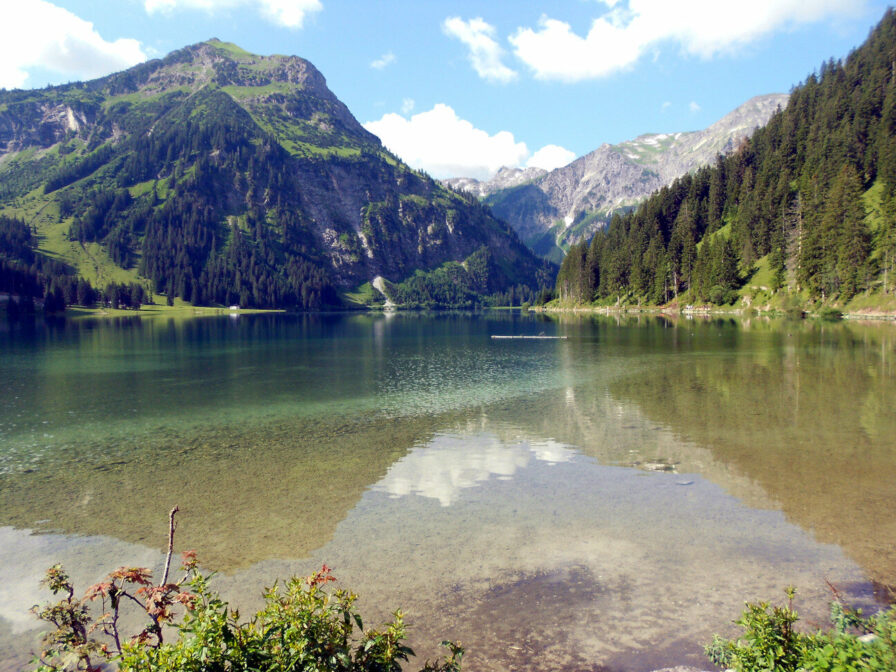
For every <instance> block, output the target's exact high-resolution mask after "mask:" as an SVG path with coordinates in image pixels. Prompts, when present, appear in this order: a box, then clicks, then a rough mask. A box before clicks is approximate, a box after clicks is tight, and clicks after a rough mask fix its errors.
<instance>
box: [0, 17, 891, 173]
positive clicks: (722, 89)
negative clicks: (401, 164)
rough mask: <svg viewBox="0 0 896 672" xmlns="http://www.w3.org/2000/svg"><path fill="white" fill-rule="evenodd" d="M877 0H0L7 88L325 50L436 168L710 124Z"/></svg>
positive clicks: (851, 24)
mask: <svg viewBox="0 0 896 672" xmlns="http://www.w3.org/2000/svg"><path fill="white" fill-rule="evenodd" d="M886 8H887V4H886V3H885V2H882V1H880V0H550V1H549V0H452V1H450V2H449V1H447V0H0V88H7V89H12V88H41V87H44V86H47V85H53V84H61V83H66V82H71V81H79V80H85V79H93V78H96V77H100V76H103V75H105V74H109V73H111V72H115V71H118V70H123V69H125V68H127V67H130V66H132V65H135V64H137V63H140V62H142V61H145V60H148V59H152V58H159V57H162V56H164V55H165V54H167V53H169V52H171V51H173V50H175V49H179V48H181V47H184V46H187V45H190V44H195V43H197V42H202V41H204V40H208V39H210V38H212V37H217V38H219V39H221V40H224V41H226V42H233V43H235V44H237V45H239V46H241V47H242V48H244V49H246V50H247V51H250V52H253V53H256V54H262V55H268V54H288V55H296V56H301V57H302V58H305V59H307V60H309V61H311V63H313V64H314V65H315V66H316V67H317V68H318V69H319V70H320V71H321V72H322V73H323V75H324V77H325V78H326V79H327V84H328V86H329V87H330V89H331V90H332V91H333V92H334V93H335V94H336V95H337V96H338V97H339V98H340V99H341V100H342V101H343V102H344V103H345V104H346V105H347V106H348V108H349V109H350V110H351V112H352V113H353V114H354V116H355V117H356V118H357V119H358V121H360V122H361V123H362V124H364V126H365V127H366V128H367V129H368V130H370V131H372V132H373V133H375V134H376V135H377V136H379V137H380V139H381V140H382V141H383V144H384V145H386V146H387V147H388V148H389V149H391V150H392V151H393V152H395V153H396V154H397V155H398V156H400V157H401V158H402V159H404V160H405V161H406V162H407V163H409V164H410V165H411V166H413V167H414V168H419V169H422V170H425V171H427V172H428V173H430V174H431V175H432V176H433V177H436V178H445V177H459V176H465V177H475V178H478V179H488V178H489V177H491V176H492V175H493V174H494V173H495V172H496V171H497V170H498V168H500V167H502V166H512V167H521V168H524V167H527V166H538V167H541V168H545V169H548V170H550V169H552V168H556V167H558V166H561V165H565V164H567V163H569V162H570V161H572V160H573V159H574V158H576V157H578V156H582V155H584V154H587V153H588V152H590V151H592V150H594V149H596V148H597V147H599V146H600V145H602V144H603V143H611V144H615V143H619V142H623V141H625V140H631V139H633V138H635V137H637V136H639V135H642V134H644V133H672V132H677V131H692V130H699V129H702V128H706V127H707V126H709V125H711V124H712V123H713V122H715V121H717V120H718V119H720V118H721V117H723V116H724V115H725V114H727V113H728V112H730V111H731V110H733V109H734V108H736V107H737V106H738V105H740V104H742V103H744V102H746V101H747V100H749V99H750V98H751V97H753V96H756V95H762V94H767V93H786V92H788V91H790V89H791V88H792V87H793V86H795V85H797V84H799V83H800V82H801V81H803V80H804V79H805V78H806V77H807V76H808V75H809V74H811V73H812V72H816V71H817V70H818V69H819V67H820V66H821V64H822V63H823V62H824V61H826V60H828V59H831V58H834V59H841V58H844V57H846V56H847V55H848V54H849V52H850V51H851V50H852V49H854V48H856V47H858V46H859V45H861V43H862V42H863V41H864V40H865V39H866V38H867V36H868V33H869V31H870V30H871V29H872V28H873V27H874V26H875V25H876V24H877V23H878V22H879V21H880V19H881V17H882V16H883V14H884V12H885V10H886Z"/></svg>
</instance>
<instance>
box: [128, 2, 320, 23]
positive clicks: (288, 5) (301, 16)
mask: <svg viewBox="0 0 896 672" xmlns="http://www.w3.org/2000/svg"><path fill="white" fill-rule="evenodd" d="M239 5H255V6H257V7H258V9H259V10H260V11H261V13H262V15H263V16H265V17H266V18H267V19H268V20H270V21H272V22H273V23H276V24H278V25H281V26H284V27H286V28H301V27H302V26H303V25H304V23H305V17H306V16H307V15H309V14H313V13H314V12H319V11H321V10H322V9H323V5H322V4H321V2H320V0H144V1H143V6H144V7H145V8H146V11H147V12H148V13H149V14H153V13H155V12H164V13H168V12H172V11H174V10H177V9H202V10H205V11H207V12H214V11H217V10H222V9H229V8H231V7H237V6H239Z"/></svg>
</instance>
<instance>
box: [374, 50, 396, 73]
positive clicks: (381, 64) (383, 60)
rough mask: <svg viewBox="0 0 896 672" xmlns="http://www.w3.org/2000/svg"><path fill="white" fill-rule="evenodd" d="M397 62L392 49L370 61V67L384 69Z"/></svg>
mask: <svg viewBox="0 0 896 672" xmlns="http://www.w3.org/2000/svg"><path fill="white" fill-rule="evenodd" d="M394 62H395V54H393V53H392V52H391V51H387V52H386V53H385V54H383V55H382V56H380V57H379V58H378V59H376V60H375V61H371V62H370V67H371V68H373V69H374V70H382V69H383V68H386V67H388V66H390V65H392V64H393V63H394Z"/></svg>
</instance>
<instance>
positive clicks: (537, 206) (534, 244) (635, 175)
mask: <svg viewBox="0 0 896 672" xmlns="http://www.w3.org/2000/svg"><path fill="white" fill-rule="evenodd" d="M786 104H787V96H786V95H778V94H773V95H767V96H758V97H756V98H753V99H751V100H749V101H747V102H746V103H744V104H743V105H741V106H740V107H738V108H737V109H736V110H734V111H733V112H731V113H729V114H727V115H726V116H725V117H723V118H722V119H720V120H719V121H717V122H716V123H715V124H713V125H712V126H710V127H709V128H707V129H704V130H702V131H694V132H689V133H671V134H649V135H642V136H640V137H638V138H636V139H634V140H630V141H628V142H623V143H621V144H618V145H609V144H607V145H602V146H601V147H598V148H597V149H596V150H594V151H593V152H591V153H589V154H586V155H585V156H582V157H580V158H578V159H576V160H575V161H573V162H572V163H570V164H569V165H566V166H563V167H562V168H557V169H555V170H552V171H550V172H549V173H546V174H543V175H534V174H532V173H529V174H528V175H525V176H524V171H520V170H518V169H510V168H502V169H501V171H499V173H498V175H496V176H495V178H493V179H492V180H489V181H487V182H477V181H475V180H468V179H463V178H455V179H453V180H449V183H451V184H452V185H453V186H454V187H456V188H461V189H466V190H468V191H469V192H470V193H473V194H475V195H477V196H478V197H479V198H483V199H485V201H486V202H487V203H488V204H489V205H491V207H492V211H493V212H494V213H495V215H497V216H498V217H500V218H501V219H503V220H505V221H506V222H508V223H509V224H510V225H511V226H512V227H513V228H514V229H515V230H516V231H517V232H518V233H519V234H520V236H521V237H522V238H523V240H524V241H525V242H526V243H527V244H528V245H529V246H530V248H532V249H533V250H535V252H536V253H538V254H540V255H542V256H546V257H548V258H551V259H554V260H557V259H559V258H562V255H563V250H564V249H565V248H566V247H567V246H568V245H569V244H570V243H573V242H577V241H579V240H582V239H587V238H589V237H590V236H591V235H592V234H593V233H594V231H595V230H597V229H598V228H600V227H601V226H603V225H604V224H605V223H606V222H607V221H609V218H610V217H611V216H612V214H613V213H614V212H616V211H618V210H620V209H625V208H629V207H632V206H634V205H636V204H638V203H640V202H641V201H642V200H644V199H645V198H646V197H647V196H649V195H650V194H652V193H653V192H654V191H656V190H657V189H660V188H661V187H663V186H664V185H667V184H670V183H671V182H672V181H673V180H675V178H677V177H679V176H681V175H684V174H685V173H688V172H690V171H693V170H696V169H697V168H699V167H700V166H703V165H707V164H709V163H711V162H713V161H714V160H715V158H716V156H718V155H719V154H725V153H728V152H730V151H732V150H733V149H735V148H736V147H737V145H738V143H739V142H740V141H741V140H742V139H743V138H745V137H747V136H749V135H750V134H751V133H752V131H753V130H754V129H755V128H756V127H757V126H762V125H764V124H765V123H766V122H767V121H768V119H769V117H771V115H772V114H773V113H774V112H775V110H777V109H778V107H779V106H780V107H782V108H783V107H784V106H786Z"/></svg>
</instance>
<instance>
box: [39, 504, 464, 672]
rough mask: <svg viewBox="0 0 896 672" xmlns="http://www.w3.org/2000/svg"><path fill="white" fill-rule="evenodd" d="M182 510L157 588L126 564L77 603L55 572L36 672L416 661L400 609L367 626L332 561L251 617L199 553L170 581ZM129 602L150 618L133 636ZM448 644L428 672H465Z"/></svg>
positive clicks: (378, 668)
mask: <svg viewBox="0 0 896 672" xmlns="http://www.w3.org/2000/svg"><path fill="white" fill-rule="evenodd" d="M175 512H176V509H175V510H174V511H172V512H171V528H170V534H169V546H168V549H169V552H168V557H167V559H166V564H165V571H164V576H163V577H162V580H161V582H160V583H159V584H157V585H155V584H154V583H153V581H152V575H151V573H150V571H149V570H147V569H144V568H134V567H122V568H119V569H117V570H115V571H114V572H112V573H111V574H109V576H108V577H107V580H106V581H103V582H101V583H98V584H96V585H95V586H92V587H91V588H89V589H88V590H87V592H86V593H85V595H84V597H83V598H81V599H76V598H75V597H74V595H75V591H74V587H73V586H72V584H71V581H70V580H69V577H68V575H67V574H66V573H65V571H64V570H63V569H62V567H61V566H59V565H56V566H54V567H52V568H50V570H48V572H47V577H46V579H45V581H44V584H45V585H47V586H48V587H49V588H50V589H51V590H52V591H53V594H54V595H58V594H60V593H62V595H63V597H62V599H61V600H59V601H58V602H55V603H51V604H47V605H44V606H43V607H35V608H34V611H35V613H36V615H37V616H38V618H40V619H41V620H43V621H46V622H48V623H50V624H51V625H53V626H54V628H53V629H52V630H50V631H49V632H48V633H46V634H45V635H44V639H43V644H44V646H43V650H42V652H41V654H40V655H39V656H37V657H36V658H35V661H34V662H35V668H34V669H35V670H36V671H37V672H62V671H66V672H67V671H74V670H84V671H85V672H99V670H101V669H104V667H105V665H106V664H107V663H113V664H117V665H118V668H119V670H122V671H134V672H218V671H221V672H223V671H224V670H228V671H229V670H233V671H236V670H244V671H249V670H258V671H261V670H264V671H265V672H287V671H291V672H299V671H307V672H324V671H327V672H400V670H401V669H402V663H405V662H408V661H409V660H410V658H411V657H412V656H413V655H414V652H413V651H412V650H411V649H410V647H408V646H407V645H406V644H404V640H405V635H406V628H405V624H404V620H403V616H402V613H401V611H396V612H394V614H393V618H392V620H391V621H389V622H388V623H385V624H384V625H382V626H380V627H379V628H373V629H369V630H364V625H363V622H362V620H361V616H360V614H359V613H358V612H357V610H356V609H355V602H356V600H357V595H355V594H354V593H352V592H349V591H346V590H328V585H329V584H330V583H332V582H334V581H335V580H336V579H335V578H334V577H333V576H332V575H331V574H330V569H329V568H328V567H327V566H326V565H324V566H323V568H322V569H321V570H320V571H317V572H314V573H313V574H311V575H310V576H308V577H305V578H297V577H294V578H292V579H290V580H288V581H287V582H285V583H284V584H283V585H282V586H279V585H277V584H275V585H274V586H273V587H272V588H269V589H267V590H266V591H265V593H264V597H265V606H264V608H263V609H261V610H260V611H259V612H258V613H256V614H255V615H254V616H253V617H252V618H251V619H250V620H248V621H242V620H241V619H240V614H239V611H237V610H236V609H231V608H230V606H229V605H228V604H227V602H225V601H224V600H222V599H221V598H220V596H219V595H218V594H217V593H216V592H215V591H213V590H212V589H211V588H210V587H209V578H210V577H209V576H207V575H205V574H203V573H202V572H201V571H200V570H199V566H198V562H197V561H196V556H195V554H194V553H187V554H185V557H184V564H183V569H184V575H183V578H181V580H180V581H176V582H170V583H169V581H168V574H169V572H168V568H169V566H170V562H171V548H172V541H173V533H174V513H175ZM96 600H101V602H102V605H101V606H102V608H101V610H100V611H101V614H102V615H100V616H95V615H94V611H95V609H93V608H92V605H91V603H92V602H95V601H96ZM125 605H130V606H132V607H133V608H135V609H137V610H138V613H140V612H144V613H145V615H146V616H147V617H148V620H149V623H148V624H147V625H146V626H145V627H144V628H143V629H142V630H141V631H140V632H138V633H136V634H134V635H132V636H130V637H128V636H127V635H126V634H125V633H123V632H122V631H121V629H120V623H119V617H120V615H121V613H122V607H123V606H125ZM181 610H183V613H182V614H181V615H178V614H179V612H180V611H181ZM165 626H168V628H166V627H165ZM355 627H357V631H356V630H355ZM169 628H170V629H173V632H174V634H176V637H174V638H173V639H172V641H170V642H169V641H166V640H165V633H166V632H170V630H169ZM442 644H443V645H444V646H446V647H447V648H448V650H449V655H448V657H447V658H446V659H444V660H437V661H435V662H430V661H426V662H425V663H424V665H423V667H422V668H420V670H421V672H459V670H460V663H461V658H462V656H463V648H462V647H461V646H460V645H458V644H455V643H453V642H443V643H442Z"/></svg>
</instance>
